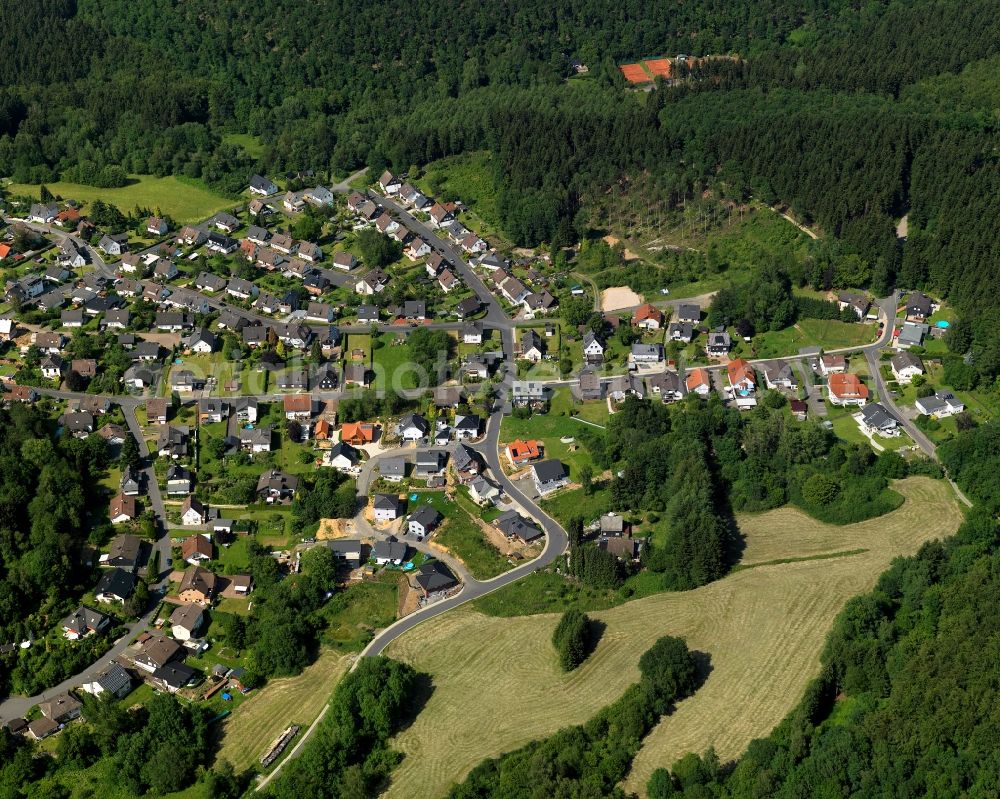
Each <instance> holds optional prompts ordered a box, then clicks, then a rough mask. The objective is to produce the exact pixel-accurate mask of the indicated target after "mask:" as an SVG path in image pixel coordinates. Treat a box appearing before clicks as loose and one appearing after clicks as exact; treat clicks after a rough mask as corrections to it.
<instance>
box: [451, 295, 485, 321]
mask: <svg viewBox="0 0 1000 799" xmlns="http://www.w3.org/2000/svg"><path fill="white" fill-rule="evenodd" d="M482 307H483V303H482V302H481V301H480V299H479V298H478V297H466V298H465V299H464V300H462V301H461V302H459V303H458V305H456V306H455V308H454V314H455V316H457V317H458V318H459V319H468V318H470V317H472V316H475V315H476V314H477V313H479V312H480V310H482Z"/></svg>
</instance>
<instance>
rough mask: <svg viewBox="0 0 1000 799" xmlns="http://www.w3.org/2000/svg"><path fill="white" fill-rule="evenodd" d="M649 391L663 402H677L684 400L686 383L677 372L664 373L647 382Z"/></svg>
mask: <svg viewBox="0 0 1000 799" xmlns="http://www.w3.org/2000/svg"><path fill="white" fill-rule="evenodd" d="M647 383H648V384H649V390H650V391H651V392H652V393H654V394H656V395H658V396H659V397H660V399H661V400H663V402H677V401H678V400H682V399H684V393H685V392H684V381H683V379H682V378H681V376H680V375H679V374H677V372H663V373H662V374H658V375H653V376H652V377H650V378H649V379H648V380H647Z"/></svg>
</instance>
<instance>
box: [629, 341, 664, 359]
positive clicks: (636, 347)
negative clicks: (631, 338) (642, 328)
mask: <svg viewBox="0 0 1000 799" xmlns="http://www.w3.org/2000/svg"><path fill="white" fill-rule="evenodd" d="M629 359H630V360H631V361H632V363H634V364H647V365H648V364H655V363H660V362H661V361H662V360H663V345H662V344H643V343H641V342H638V341H637V342H635V343H634V344H633V345H632V349H631V352H630V353H629Z"/></svg>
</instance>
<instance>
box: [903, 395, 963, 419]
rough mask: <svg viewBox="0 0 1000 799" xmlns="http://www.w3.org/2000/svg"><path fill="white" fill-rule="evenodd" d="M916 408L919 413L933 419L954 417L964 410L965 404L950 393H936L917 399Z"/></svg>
mask: <svg viewBox="0 0 1000 799" xmlns="http://www.w3.org/2000/svg"><path fill="white" fill-rule="evenodd" d="M915 404H916V408H917V411H918V412H919V413H922V414H924V415H925V416H930V417H932V418H934V419H943V418H944V417H946V416H954V415H955V414H956V413H961V412H962V411H964V410H965V403H963V402H962V401H961V400H960V399H958V397H956V396H955V395H954V394H952V393H951V392H950V391H943V390H942V391H936V392H934V393H933V394H931V395H930V396H929V397H918V398H917V401H916V403H915Z"/></svg>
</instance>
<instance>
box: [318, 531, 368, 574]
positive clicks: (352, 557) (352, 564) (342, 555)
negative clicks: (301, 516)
mask: <svg viewBox="0 0 1000 799" xmlns="http://www.w3.org/2000/svg"><path fill="white" fill-rule="evenodd" d="M322 543H323V546H325V547H326V548H327V549H329V550H330V551H331V552H332V553H333V557H334V558H335V559H336V560H338V561H340V562H341V563H344V564H346V565H347V566H348V567H349V568H351V569H357V568H358V567H359V566H360V565H361V552H362V549H363V546H364V545H363V544H362V542H361V541H360V539H357V538H337V539H335V540H332V541H323V542H322Z"/></svg>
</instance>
